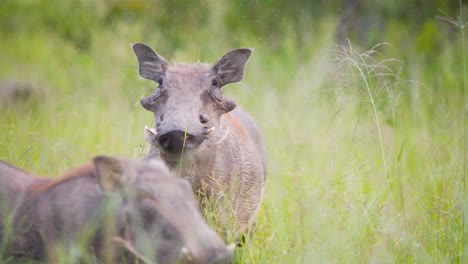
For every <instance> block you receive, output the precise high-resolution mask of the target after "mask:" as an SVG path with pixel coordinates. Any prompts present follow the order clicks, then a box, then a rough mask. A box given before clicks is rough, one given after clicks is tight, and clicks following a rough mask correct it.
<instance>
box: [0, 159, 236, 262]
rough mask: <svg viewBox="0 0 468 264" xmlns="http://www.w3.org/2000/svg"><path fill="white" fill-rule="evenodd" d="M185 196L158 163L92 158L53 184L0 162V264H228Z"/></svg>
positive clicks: (185, 187) (227, 253)
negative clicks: (40, 263)
mask: <svg viewBox="0 0 468 264" xmlns="http://www.w3.org/2000/svg"><path fill="white" fill-rule="evenodd" d="M191 192H192V189H191V186H190V183H188V182H187V181H186V180H184V179H180V178H178V177H175V176H172V174H170V172H169V170H168V168H167V167H166V165H165V164H164V163H163V162H161V161H158V160H127V159H121V158H114V157H107V156H98V157H96V158H94V160H93V162H92V163H89V164H86V165H84V166H82V167H79V168H77V169H75V170H72V171H71V172H70V173H68V174H66V175H65V176H63V177H61V178H59V179H55V180H53V179H48V178H41V177H37V176H35V175H32V174H29V173H28V172H25V171H23V170H20V169H18V168H16V167H14V166H11V165H8V164H6V163H4V162H1V161H0V260H4V261H5V260H10V261H13V262H16V261H17V260H18V259H21V258H29V259H38V260H45V261H47V262H48V263H58V262H60V257H59V256H60V253H59V252H62V254H61V256H62V257H63V256H67V258H70V259H66V261H77V260H81V261H82V262H84V263H90V262H95V258H97V259H99V260H100V261H102V262H104V263H134V262H139V263H156V262H157V263H174V262H178V261H181V262H182V263H230V258H231V249H232V248H233V247H226V245H225V244H224V242H223V241H222V240H221V238H220V237H218V235H217V234H216V233H215V232H214V231H213V230H212V229H210V228H209V227H208V225H207V224H206V223H205V222H204V220H203V218H202V216H201V214H200V212H199V211H198V206H197V203H196V200H195V198H194V196H193V194H192V193H191ZM80 252H81V253H80ZM83 252H86V254H83ZM63 253H64V254H65V255H64V254H63ZM77 254H78V255H77ZM80 254H81V255H80ZM74 258H75V259H74ZM62 261H63V259H62ZM62 263H63V262H62Z"/></svg>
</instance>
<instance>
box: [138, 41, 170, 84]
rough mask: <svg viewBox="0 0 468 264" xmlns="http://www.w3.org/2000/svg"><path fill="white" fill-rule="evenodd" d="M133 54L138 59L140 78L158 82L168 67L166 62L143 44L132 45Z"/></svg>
mask: <svg viewBox="0 0 468 264" xmlns="http://www.w3.org/2000/svg"><path fill="white" fill-rule="evenodd" d="M133 52H135V55H136V56H137V59H138V65H139V67H140V76H141V77H143V78H146V79H150V80H153V81H155V82H160V79H161V76H163V75H164V73H165V72H166V69H167V67H168V65H169V64H168V63H167V61H166V60H165V59H164V58H163V57H161V56H159V55H158V54H157V53H156V52H154V50H152V49H151V48H150V47H148V46H146V45H145V44H143V43H136V44H133Z"/></svg>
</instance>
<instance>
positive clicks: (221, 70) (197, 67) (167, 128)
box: [133, 43, 267, 232]
mask: <svg viewBox="0 0 468 264" xmlns="http://www.w3.org/2000/svg"><path fill="white" fill-rule="evenodd" d="M133 50H134V52H135V54H136V56H137V58H138V62H139V71H140V75H141V76H142V77H144V78H147V79H150V80H153V81H155V82H157V83H159V86H158V88H157V89H156V90H155V91H154V92H153V94H152V95H150V96H149V97H146V98H143V99H141V104H142V105H143V107H144V108H146V109H147V110H149V111H152V112H153V113H154V118H155V129H148V130H147V131H148V133H147V138H149V141H150V143H151V145H152V147H151V150H150V153H149V156H156V155H157V156H160V157H161V158H162V159H163V160H164V161H165V162H166V163H167V164H168V165H169V167H170V168H171V169H172V170H173V171H175V172H177V173H179V174H180V176H190V178H191V180H192V183H193V186H194V189H195V191H196V192H198V193H201V194H206V196H205V197H209V198H211V199H210V200H213V201H215V202H217V203H218V205H220V204H221V203H222V202H220V201H223V202H224V206H219V207H218V209H220V210H219V211H221V213H226V210H227V211H231V212H232V213H233V215H234V223H235V227H236V228H238V229H240V231H241V232H246V231H247V229H248V227H249V226H250V225H252V224H254V223H255V222H256V218H257V214H258V210H259V208H260V204H261V201H262V198H263V192H264V185H265V179H266V172H267V164H266V151H265V146H264V141H263V137H262V135H261V133H260V131H259V129H258V128H257V126H256V124H255V122H254V121H253V120H252V119H251V118H250V117H249V116H248V115H247V114H246V113H245V112H244V111H242V110H241V109H240V108H239V107H236V104H235V103H234V102H233V101H231V100H229V99H227V98H225V97H224V95H223V93H222V91H221V87H223V86H224V85H226V84H228V83H232V82H238V81H240V80H242V78H243V74H244V66H245V63H246V62H247V60H248V58H249V57H250V54H251V50H250V49H237V50H233V51H231V52H228V53H227V54H225V55H224V56H223V57H222V58H221V59H220V60H219V61H218V62H217V63H215V64H214V65H213V66H211V65H208V64H202V63H196V64H182V63H175V64H172V65H170V64H169V63H167V61H166V60H165V59H164V58H163V57H161V56H160V55H158V54H157V53H156V52H154V51H153V50H152V49H151V48H150V47H148V46H146V45H144V44H141V43H137V44H135V45H134V46H133ZM221 207H224V208H221ZM221 218H223V217H221ZM226 224H228V225H230V224H229V223H226Z"/></svg>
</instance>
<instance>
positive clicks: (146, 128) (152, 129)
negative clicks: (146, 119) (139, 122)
mask: <svg viewBox="0 0 468 264" xmlns="http://www.w3.org/2000/svg"><path fill="white" fill-rule="evenodd" d="M145 130H146V131H149V132H151V134H153V135H155V136H157V135H158V132H156V130H155V129H154V128H153V127H151V128H149V127H148V126H145Z"/></svg>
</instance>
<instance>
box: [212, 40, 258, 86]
mask: <svg viewBox="0 0 468 264" xmlns="http://www.w3.org/2000/svg"><path fill="white" fill-rule="evenodd" d="M250 54H252V50H251V49H236V50H232V51H230V52H228V53H226V54H225V55H224V56H223V57H222V58H221V59H220V60H219V61H218V62H216V64H215V65H214V66H213V68H212V69H213V71H214V73H215V74H216V77H218V79H219V80H220V81H221V86H223V85H226V84H228V83H233V82H238V81H241V80H242V78H243V77H244V67H245V63H246V62H247V60H248V59H249V57H250Z"/></svg>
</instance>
